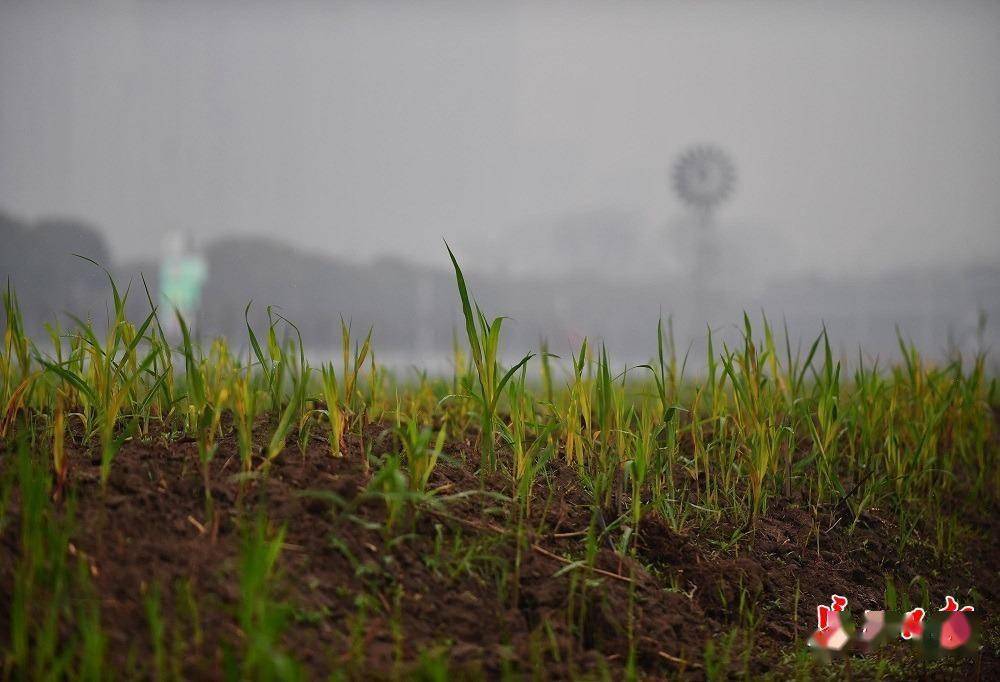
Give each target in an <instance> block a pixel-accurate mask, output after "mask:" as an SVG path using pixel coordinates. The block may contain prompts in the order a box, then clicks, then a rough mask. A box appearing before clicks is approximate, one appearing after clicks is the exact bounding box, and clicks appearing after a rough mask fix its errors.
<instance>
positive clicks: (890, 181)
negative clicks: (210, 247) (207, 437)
mask: <svg viewBox="0 0 1000 682" xmlns="http://www.w3.org/2000/svg"><path fill="white" fill-rule="evenodd" d="M91 5H92V3H67V4H62V3H56V2H44V3H42V2H18V1H9V0H6V1H3V2H0V209H4V210H8V211H11V212H15V213H18V214H21V215H26V216H29V217H42V216H50V215H65V216H74V217H79V218H83V219H85V220H88V221H90V222H92V223H93V224H95V225H97V226H99V227H101V228H102V229H104V230H106V231H107V233H108V235H109V238H110V241H111V246H112V248H113V250H114V252H115V254H116V255H117V256H118V257H135V256H145V255H151V254H153V253H155V252H156V250H157V248H158V247H159V244H160V239H161V235H162V233H163V232H164V231H165V230H168V229H174V228H182V229H187V230H190V231H192V232H194V233H195V234H197V235H199V236H200V237H202V238H211V237H214V236H218V235H223V234H273V235H277V236H280V237H282V238H289V239H291V240H293V241H294V242H295V243H297V244H298V245H300V246H308V247H309V248H311V249H316V248H318V249H323V250H326V251H328V252H330V253H332V254H339V255H345V256H349V257H351V258H367V257H371V256H374V255H377V254H383V253H385V254H394V255H401V256H404V257H413V258H416V259H419V260H421V261H423V262H426V263H433V264H437V265H444V264H446V263H445V262H444V261H443V258H442V247H441V242H440V238H441V237H442V236H444V237H447V238H448V239H449V241H451V242H452V243H453V245H455V246H456V247H458V249H460V250H464V251H465V252H466V253H467V254H469V256H468V257H469V258H470V259H471V260H473V261H474V262H478V263H479V264H481V265H488V264H489V260H490V258H491V254H495V253H502V254H506V255H508V256H509V254H511V253H513V252H514V251H515V250H516V249H515V248H514V247H513V246H512V245H511V244H509V243H507V242H508V241H510V240H511V239H513V238H516V239H518V240H522V241H523V242H524V243H526V244H528V245H531V244H532V242H531V236H530V235H531V234H532V232H533V231H534V230H535V229H536V228H538V227H539V226H546V225H549V224H565V222H566V216H574V215H580V214H586V213H587V212H590V211H592V212H598V213H601V214H606V213H611V214H621V215H629V216H635V218H634V224H632V225H629V226H626V227H627V228H628V229H631V230H634V231H638V232H643V233H655V232H657V231H663V230H668V229H669V226H670V225H671V224H672V222H671V221H675V220H676V219H677V218H678V216H680V215H683V213H684V209H683V207H682V206H681V205H680V203H679V201H678V200H677V199H676V198H675V197H674V196H673V195H672V193H671V190H670V186H669V183H668V169H669V165H670V164H671V163H672V161H673V159H674V158H675V157H676V156H677V154H678V153H680V152H681V151H682V150H683V149H684V148H685V147H687V146H688V145H690V144H692V143H697V142H704V141H708V142H714V143H717V144H719V145H721V146H722V147H724V148H726V149H727V150H728V151H729V152H730V153H731V154H732V156H733V157H734V159H735V161H736V164H737V167H738V171H739V183H738V191H737V193H736V195H735V197H734V198H733V200H732V201H731V202H730V203H729V204H728V205H727V206H726V207H725V208H724V210H723V211H722V213H721V215H720V222H721V229H722V232H723V235H724V236H725V237H726V238H727V239H728V240H730V241H731V242H732V243H734V244H738V245H739V247H740V249H741V252H742V253H745V254H746V255H747V257H748V259H750V261H751V262H752V263H753V267H754V269H755V270H756V271H757V272H758V274H760V275H762V276H769V275H774V274H777V273H782V272H788V271H796V272H802V271H816V272H821V273H831V274H835V273H839V274H843V273H844V272H845V271H847V270H848V269H849V270H850V271H851V272H854V271H861V272H869V273H870V272H876V271H879V270H883V269H892V268H898V267H902V266H908V265H936V266H941V265H945V266H952V265H953V266H955V267H958V266H964V265H968V264H972V263H982V262H986V263H996V262H998V261H1000V125H998V123H1000V3H997V2H958V1H949V2H881V3H824V4H818V3H817V4H813V3H803V2H796V3H791V2H787V3H786V2H766V3H765V2H761V3H742V2H709V3H697V4H695V3H687V2H684V3H681V2H673V3H667V2H664V3H628V4H620V3H614V4H611V3H609V4H607V5H603V4H583V3H578V2H571V3H542V2H524V3H482V4H476V3H467V2H463V3H452V4H428V3H423V2H420V3H383V2H376V3H320V2H317V3H306V2H275V3H263V2H259V3H235V2H232V3H230V2H204V3H202V2H168V1H147V2H126V1H118V2H103V3H93V5H95V6H91ZM511 235H513V237H512V236H511ZM519 243H521V242H520V241H519ZM498 244H499V245H501V246H503V247H504V248H501V249H494V248H493V247H495V246H497V245H498ZM607 244H608V246H607V248H609V249H613V248H615V236H614V235H610V234H609V236H608V241H607ZM554 255H555V254H554ZM560 257H565V258H572V249H570V250H569V252H568V253H566V254H561V255H560Z"/></svg>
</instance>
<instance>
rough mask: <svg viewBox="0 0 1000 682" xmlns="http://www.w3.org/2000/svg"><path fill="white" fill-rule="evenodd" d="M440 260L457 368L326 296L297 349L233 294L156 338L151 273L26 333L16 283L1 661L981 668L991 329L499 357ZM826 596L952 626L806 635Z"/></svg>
mask: <svg viewBox="0 0 1000 682" xmlns="http://www.w3.org/2000/svg"><path fill="white" fill-rule="evenodd" d="M449 255H450V251H449ZM451 258H452V265H453V266H454V271H455V276H456V278H455V279H456V285H457V286H456V289H457V291H456V294H455V305H456V310H457V309H458V307H459V306H461V310H462V313H463V316H464V321H465V325H464V330H460V331H459V334H458V339H459V340H458V342H457V343H456V345H455V350H454V363H453V366H454V371H453V373H452V374H451V376H429V375H427V374H418V375H416V377H415V378H414V376H413V375H412V374H411V375H408V376H406V377H404V376H401V375H394V374H393V373H391V372H389V371H387V370H385V369H384V368H382V367H381V366H380V365H379V362H378V353H377V330H375V332H374V333H373V332H372V331H371V330H367V329H365V330H363V331H362V332H360V333H359V332H358V330H357V329H352V328H351V326H350V325H349V324H346V323H344V324H343V354H342V356H341V357H337V358H335V359H334V360H333V361H331V362H326V363H322V364H318V365H316V366H314V365H312V364H310V362H309V360H308V359H307V356H306V352H305V349H304V346H303V340H302V338H301V336H300V334H299V333H298V330H297V328H296V326H295V324H294V322H295V321H294V320H288V319H285V318H284V317H282V315H281V314H280V311H279V310H275V309H267V318H268V320H269V323H268V324H267V325H266V326H265V325H254V324H253V323H251V322H250V320H251V317H252V316H251V310H252V308H251V306H250V305H248V306H247V310H246V313H245V317H246V319H247V320H248V321H247V328H246V335H247V336H246V339H243V340H237V339H230V340H229V341H228V342H227V341H224V340H215V341H212V342H211V343H204V344H202V343H199V342H198V341H197V340H196V337H195V331H194V330H192V329H190V328H189V326H188V324H186V323H185V321H184V320H183V319H179V320H177V326H179V334H177V338H174V337H173V336H172V335H170V334H168V333H167V332H165V329H166V328H167V327H168V325H167V324H166V319H167V318H166V316H167V315H170V316H171V322H172V321H173V313H170V312H168V311H165V310H157V309H156V308H155V307H154V304H153V300H154V299H153V296H152V295H151V294H150V292H149V291H148V289H145V286H144V285H145V282H141V283H133V284H132V285H131V286H130V287H127V288H126V287H122V286H116V284H115V282H114V281H113V280H112V281H111V282H110V287H109V292H110V301H109V304H108V310H109V312H108V319H107V320H106V321H103V320H102V321H100V322H96V323H95V322H91V321H83V320H75V319H74V320H72V324H71V325H69V326H67V327H65V328H58V327H55V326H53V327H52V328H51V329H50V331H49V336H48V338H35V339H32V338H28V337H27V335H26V333H25V330H24V327H23V323H22V321H21V320H22V318H21V312H20V310H19V306H18V301H17V297H16V292H15V288H14V287H13V286H10V285H9V286H8V287H7V290H6V293H5V294H4V307H5V313H6V327H5V331H4V336H3V345H2V348H0V410H2V411H0V679H12V680H20V679H25V680H27V679H37V680H42V679H85V680H98V679H110V678H115V679H155V680H189V679H233V680H244V679H246V680H287V679H343V680H368V679H386V680H395V679H421V680H451V679H473V680H476V679H594V680H604V679H608V680H619V679H678V678H679V679H709V680H718V679H733V678H746V677H752V678H766V677H769V678H772V679H802V680H815V679H838V678H844V677H851V678H853V679H883V678H884V679H913V678H922V677H923V678H928V679H948V678H954V677H958V676H964V677H967V678H969V679H998V677H1000V654H998V648H1000V620H998V619H997V615H996V614H997V611H998V607H1000V599H998V597H1000V581H998V576H997V570H998V567H1000V533H998V530H1000V524H998V521H997V518H998V512H1000V468H998V453H1000V447H998V446H1000V395H998V391H997V379H996V377H995V376H993V375H992V373H991V369H990V368H991V362H992V360H991V359H990V358H989V357H987V356H985V355H983V356H979V357H958V356H956V357H953V358H950V359H948V360H947V361H942V362H929V361H928V360H926V359H925V358H923V357H922V356H921V354H920V353H919V352H918V351H917V350H916V349H915V348H914V347H913V346H911V345H910V344H908V343H907V342H906V341H905V340H904V339H901V340H900V349H899V352H900V356H899V357H900V358H901V359H900V361H899V362H897V363H894V364H887V363H886V362H885V361H882V362H876V361H874V360H872V359H871V358H869V357H867V356H866V355H865V354H864V353H863V352H860V351H859V352H858V354H857V357H854V358H843V357H840V356H839V355H838V354H837V353H834V352H833V351H832V350H831V345H834V347H835V344H834V342H833V341H831V340H830V339H829V338H828V337H827V334H826V332H825V330H822V329H820V330H817V335H816V336H815V337H814V338H811V339H806V340H802V341H801V342H800V341H799V340H797V339H790V338H789V335H788V333H787V332H786V331H785V330H784V328H783V326H777V325H773V324H772V323H770V322H769V321H768V320H767V319H764V318H754V317H752V316H751V317H745V318H744V319H743V320H741V321H738V322H739V325H740V328H741V329H742V335H741V336H742V340H741V342H740V343H738V344H737V345H735V346H731V345H730V344H725V343H722V342H721V341H720V340H719V339H718V337H717V336H716V338H713V335H712V333H711V332H708V333H707V335H706V338H705V343H706V349H705V350H706V354H707V358H708V359H707V361H706V363H705V364H704V366H698V367H693V366H691V365H690V364H689V363H687V361H686V349H684V348H680V349H678V348H675V347H674V343H673V339H672V334H671V331H670V329H671V328H670V325H669V323H666V322H658V321H657V320H656V319H655V318H654V319H652V320H650V323H649V327H648V329H643V330H635V333H636V334H640V333H641V334H644V335H648V338H649V349H650V353H649V357H650V360H649V362H648V364H645V365H640V366H636V367H627V368H622V367H620V366H619V365H618V363H616V362H615V359H614V355H613V354H614V349H612V348H605V347H604V346H603V345H602V344H600V342H599V341H597V342H595V341H593V340H591V341H587V340H585V341H583V343H582V344H581V345H580V347H579V348H578V349H576V351H575V352H574V353H573V354H572V356H571V357H560V358H555V357H553V356H551V355H550V354H549V353H548V352H547V350H546V346H545V344H544V343H542V344H540V348H538V349H536V350H535V352H534V353H530V354H526V355H524V356H523V357H522V358H521V359H520V360H519V361H518V362H516V363H513V364H509V365H508V364H504V363H502V362H501V359H500V358H501V357H507V356H506V355H503V356H502V354H501V351H503V352H504V353H506V352H509V351H513V350H516V349H510V348H505V347H503V343H504V340H503V330H502V325H503V320H504V318H502V317H497V318H492V317H490V316H488V315H487V314H486V313H485V312H484V311H481V310H480V309H479V307H478V306H477V304H476V303H475V299H474V297H473V293H472V292H471V291H470V290H469V288H468V287H467V284H466V281H465V279H464V277H463V274H462V271H461V269H460V267H459V264H458V262H457V261H456V260H455V258H454V256H451ZM111 279H112V278H111V276H110V275H109V280H111ZM135 297H141V298H144V299H148V301H149V308H148V309H149V313H148V315H147V316H145V318H144V319H135V320H130V319H127V317H126V314H125V309H126V303H127V301H126V299H129V298H135ZM173 326H174V325H170V327H173ZM241 349H246V350H241ZM525 350H527V349H525ZM699 364H701V363H699ZM832 594H838V595H844V596H846V597H847V598H848V600H849V604H848V607H847V611H848V612H850V613H852V614H853V616H854V620H855V622H857V623H859V624H860V622H861V621H862V612H863V610H864V609H872V610H878V609H886V610H909V609H910V608H912V607H915V606H921V607H923V608H925V609H927V610H928V611H937V610H938V609H939V608H941V607H942V606H943V605H944V600H945V596H946V595H952V596H954V598H955V599H956V600H958V602H959V603H960V604H962V605H973V606H974V607H975V610H976V611H975V614H976V619H977V620H976V621H975V623H976V628H977V635H978V638H979V642H978V645H977V648H976V650H975V651H974V652H972V653H971V654H969V653H968V652H966V655H961V656H942V657H938V658H930V657H927V656H922V655H921V651H922V649H921V647H920V646H918V645H917V644H915V643H914V642H906V641H903V640H901V639H899V640H897V641H893V642H890V643H887V644H886V645H885V646H883V647H882V648H880V649H878V650H877V651H875V652H869V653H859V652H854V651H852V646H851V645H848V652H847V653H844V654H842V655H839V656H833V657H832V658H831V660H824V659H823V658H822V657H820V656H817V655H815V654H814V653H813V652H811V651H810V650H809V649H808V647H807V646H806V641H807V640H808V639H809V637H810V635H812V634H813V632H814V630H815V629H816V627H817V606H818V605H823V604H829V603H830V600H831V595H832Z"/></svg>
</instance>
